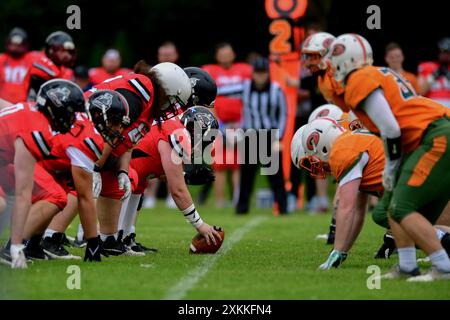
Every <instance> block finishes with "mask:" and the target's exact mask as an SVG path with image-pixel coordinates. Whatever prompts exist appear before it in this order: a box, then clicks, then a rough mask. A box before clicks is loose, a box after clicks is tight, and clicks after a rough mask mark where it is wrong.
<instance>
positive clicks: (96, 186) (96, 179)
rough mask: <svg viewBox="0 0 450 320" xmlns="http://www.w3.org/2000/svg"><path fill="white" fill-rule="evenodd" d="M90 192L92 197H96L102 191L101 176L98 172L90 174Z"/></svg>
mask: <svg viewBox="0 0 450 320" xmlns="http://www.w3.org/2000/svg"><path fill="white" fill-rule="evenodd" d="M92 182H93V183H92V193H93V195H94V199H97V198H98V197H99V196H100V193H101V192H102V176H101V174H100V172H95V171H94V173H93V175H92Z"/></svg>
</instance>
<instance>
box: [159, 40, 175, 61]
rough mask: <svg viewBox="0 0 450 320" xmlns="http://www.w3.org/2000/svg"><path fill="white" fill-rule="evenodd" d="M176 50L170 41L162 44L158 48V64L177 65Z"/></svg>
mask: <svg viewBox="0 0 450 320" xmlns="http://www.w3.org/2000/svg"><path fill="white" fill-rule="evenodd" d="M179 58H180V55H179V54H178V49H177V46H176V45H175V43H173V42H172V41H166V42H163V43H162V44H161V45H160V46H159V48H158V63H161V62H172V63H176V64H178V59H179Z"/></svg>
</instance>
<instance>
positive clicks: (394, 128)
mask: <svg viewBox="0 0 450 320" xmlns="http://www.w3.org/2000/svg"><path fill="white" fill-rule="evenodd" d="M362 108H363V110H364V111H365V112H366V113H367V115H368V116H369V118H370V120H372V121H373V123H374V124H375V125H376V126H377V128H378V129H379V130H380V133H381V136H382V137H385V138H387V139H395V138H399V137H400V135H401V130H400V126H399V125H398V122H397V120H396V119H395V116H394V114H393V113H392V110H391V108H390V106H389V103H388V102H387V100H386V98H385V97H384V94H383V90H381V89H376V90H375V91H373V92H372V93H371V94H370V95H368V96H367V98H366V100H365V101H364V102H363V105H362Z"/></svg>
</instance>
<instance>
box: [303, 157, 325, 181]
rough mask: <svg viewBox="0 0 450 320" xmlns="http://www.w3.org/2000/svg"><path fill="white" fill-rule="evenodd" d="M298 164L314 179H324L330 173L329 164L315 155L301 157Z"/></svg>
mask: <svg viewBox="0 0 450 320" xmlns="http://www.w3.org/2000/svg"><path fill="white" fill-rule="evenodd" d="M299 166H300V167H301V168H303V169H305V170H307V171H309V175H310V176H311V177H313V178H316V179H325V178H326V177H327V175H328V174H330V173H331V172H330V167H329V165H328V164H327V163H325V162H323V161H322V160H320V159H319V158H317V157H315V156H307V157H304V158H301V159H300V162H299Z"/></svg>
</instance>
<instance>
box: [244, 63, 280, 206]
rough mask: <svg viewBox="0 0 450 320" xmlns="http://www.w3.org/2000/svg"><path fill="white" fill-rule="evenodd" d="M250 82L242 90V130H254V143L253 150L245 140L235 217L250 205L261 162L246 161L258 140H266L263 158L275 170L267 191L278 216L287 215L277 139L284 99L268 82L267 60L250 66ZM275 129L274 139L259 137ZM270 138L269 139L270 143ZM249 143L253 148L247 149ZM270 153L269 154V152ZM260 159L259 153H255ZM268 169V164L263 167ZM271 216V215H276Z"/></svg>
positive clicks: (258, 143) (277, 88) (276, 85)
mask: <svg viewBox="0 0 450 320" xmlns="http://www.w3.org/2000/svg"><path fill="white" fill-rule="evenodd" d="M252 66H253V74H252V80H247V81H246V82H245V83H244V88H243V96H242V100H243V109H244V112H243V129H244V130H245V131H246V132H247V133H249V131H252V130H256V137H257V139H258V142H257V145H256V146H257V149H255V147H256V146H255V145H254V143H256V142H255V141H251V140H249V139H247V138H246V139H245V155H241V156H245V159H244V160H245V161H243V162H241V163H242V164H241V166H240V188H239V199H238V203H237V207H236V213H238V214H243V213H247V212H248V210H249V205H250V196H251V194H252V191H253V184H254V181H255V175H256V171H257V170H258V168H259V166H260V164H261V162H262V161H261V160H260V158H259V156H258V158H257V163H256V164H253V163H251V162H250V159H251V158H252V156H255V155H254V152H256V151H258V149H259V148H260V147H261V145H262V143H264V142H262V141H261V139H267V151H265V150H263V151H265V152H262V153H264V155H263V156H268V155H270V156H271V157H270V159H273V158H275V157H276V158H277V160H276V161H278V165H279V168H278V170H277V171H276V173H275V174H273V175H268V176H267V177H268V179H269V184H270V188H271V189H272V193H273V195H274V197H273V198H274V200H275V201H276V203H277V204H278V206H277V207H278V208H277V209H278V212H279V213H282V214H284V213H287V198H286V190H285V188H284V176H283V166H282V161H281V142H280V141H281V139H282V138H283V134H284V131H285V129H286V118H287V104H286V97H285V95H284V92H283V90H282V89H281V88H280V86H279V85H278V84H277V83H275V82H271V81H270V75H269V60H268V59H266V58H256V59H255V60H254V61H253V63H252ZM261 129H262V130H271V129H278V131H277V136H276V137H272V136H271V134H272V132H270V131H269V132H270V133H269V135H267V136H266V135H265V134H262V133H261V132H259V131H258V130H261ZM272 138H273V139H272ZM252 143H253V145H251V144H252ZM269 150H270V151H269ZM256 154H257V155H260V152H257V153H256ZM266 165H267V166H270V164H266ZM278 212H275V213H278Z"/></svg>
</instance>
